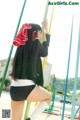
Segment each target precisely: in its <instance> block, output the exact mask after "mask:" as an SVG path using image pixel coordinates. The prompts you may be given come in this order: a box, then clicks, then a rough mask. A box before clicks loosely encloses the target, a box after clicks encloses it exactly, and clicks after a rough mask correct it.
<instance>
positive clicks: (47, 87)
mask: <svg viewBox="0 0 80 120" xmlns="http://www.w3.org/2000/svg"><path fill="white" fill-rule="evenodd" d="M43 88H45V89H46V90H48V91H49V92H52V90H51V87H50V86H49V85H45V86H43Z"/></svg>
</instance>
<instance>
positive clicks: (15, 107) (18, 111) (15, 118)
mask: <svg viewBox="0 0 80 120" xmlns="http://www.w3.org/2000/svg"><path fill="white" fill-rule="evenodd" d="M11 109H12V119H11V120H21V118H22V114H23V109H24V101H13V100H11Z"/></svg>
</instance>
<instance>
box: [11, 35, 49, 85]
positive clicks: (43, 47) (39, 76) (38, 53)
mask: <svg viewBox="0 0 80 120" xmlns="http://www.w3.org/2000/svg"><path fill="white" fill-rule="evenodd" d="M47 36H48V37H47V39H48V40H47V41H44V42H43V43H42V44H41V43H40V41H39V40H38V39H37V40H35V41H28V42H27V43H26V45H24V46H23V45H22V46H20V47H18V48H17V51H16V54H15V57H14V63H13V71H12V76H13V77H14V78H15V79H30V80H33V81H34V82H35V83H36V84H37V85H41V86H43V83H44V82H43V72H42V63H41V57H46V56H47V55H48V45H49V39H50V36H49V35H47Z"/></svg>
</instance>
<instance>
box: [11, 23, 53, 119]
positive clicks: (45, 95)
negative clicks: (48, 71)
mask: <svg viewBox="0 0 80 120" xmlns="http://www.w3.org/2000/svg"><path fill="white" fill-rule="evenodd" d="M42 25H43V28H44V29H43V31H42V29H41V27H40V26H39V25H37V24H27V23H25V24H24V25H23V26H22V28H21V29H20V31H19V33H18V35H17V36H16V38H15V40H14V42H13V45H15V46H17V47H18V48H17V50H16V53H15V56H14V60H13V68H12V73H11V76H12V79H13V80H12V81H13V82H12V84H11V87H10V95H11V109H12V120H21V117H22V114H23V108H24V102H25V100H27V101H29V102H36V101H39V102H40V103H39V105H38V106H37V107H36V109H35V110H34V112H33V113H32V114H31V115H30V117H29V118H28V119H27V120H35V118H36V117H37V116H38V115H39V114H40V113H41V112H42V111H43V110H44V109H45V108H46V107H47V106H48V105H49V104H50V103H51V93H50V92H48V91H47V90H45V89H44V88H43V87H42V86H43V72H42V63H41V57H45V56H47V55H48V45H49V39H50V36H49V35H48V34H46V31H47V22H46V21H44V22H43V23H42ZM41 36H43V43H42V44H41V42H40V39H41Z"/></svg>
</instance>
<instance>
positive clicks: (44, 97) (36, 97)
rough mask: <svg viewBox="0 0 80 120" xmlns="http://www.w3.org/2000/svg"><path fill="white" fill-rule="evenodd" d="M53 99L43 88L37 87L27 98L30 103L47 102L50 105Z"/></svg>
mask: <svg viewBox="0 0 80 120" xmlns="http://www.w3.org/2000/svg"><path fill="white" fill-rule="evenodd" d="M51 99H52V95H51V93H50V92H48V91H47V90H45V89H44V88H42V87H41V86H36V87H35V88H34V89H33V90H32V92H31V93H30V94H29V96H28V97H27V101H30V102H35V101H36V102H37V101H45V102H47V103H48V104H50V103H51Z"/></svg>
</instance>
